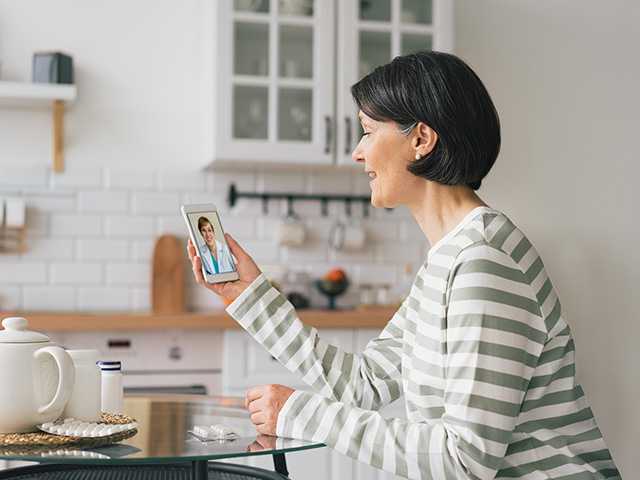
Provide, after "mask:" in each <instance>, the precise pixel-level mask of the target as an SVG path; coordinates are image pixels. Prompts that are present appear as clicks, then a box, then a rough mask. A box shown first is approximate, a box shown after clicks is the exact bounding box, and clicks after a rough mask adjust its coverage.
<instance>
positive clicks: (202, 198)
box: [180, 192, 227, 210]
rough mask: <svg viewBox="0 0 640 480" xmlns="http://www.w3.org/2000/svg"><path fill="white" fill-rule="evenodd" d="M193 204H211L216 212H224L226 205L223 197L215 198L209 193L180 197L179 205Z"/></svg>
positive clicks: (190, 193) (215, 196)
mask: <svg viewBox="0 0 640 480" xmlns="http://www.w3.org/2000/svg"><path fill="white" fill-rule="evenodd" d="M194 203H213V204H214V205H215V207H216V208H217V209H218V210H225V207H226V204H227V202H226V201H225V200H224V197H223V196H217V195H215V194H213V193H211V192H195V193H193V192H189V193H185V194H183V195H182V202H181V203H180V205H189V204H194Z"/></svg>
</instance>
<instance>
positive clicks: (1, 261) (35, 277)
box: [0, 256, 47, 286]
mask: <svg viewBox="0 0 640 480" xmlns="http://www.w3.org/2000/svg"><path fill="white" fill-rule="evenodd" d="M5 259H6V256H0V272H2V273H1V274H0V284H9V285H13V286H16V285H20V284H25V285H26V284H37V283H47V265H46V264H45V263H44V262H29V261H24V260H20V261H15V260H9V261H7V260H5Z"/></svg>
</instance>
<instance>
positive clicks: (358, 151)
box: [351, 144, 364, 163]
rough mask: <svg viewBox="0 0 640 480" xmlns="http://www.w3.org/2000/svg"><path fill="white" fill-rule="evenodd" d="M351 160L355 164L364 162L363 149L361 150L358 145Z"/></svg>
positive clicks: (352, 153)
mask: <svg viewBox="0 0 640 480" xmlns="http://www.w3.org/2000/svg"><path fill="white" fill-rule="evenodd" d="M351 158H352V159H353V161H354V162H359V163H362V162H364V155H363V153H362V149H361V148H360V145H359V144H358V145H356V148H354V149H353V152H351Z"/></svg>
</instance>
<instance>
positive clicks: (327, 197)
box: [227, 183, 371, 217]
mask: <svg viewBox="0 0 640 480" xmlns="http://www.w3.org/2000/svg"><path fill="white" fill-rule="evenodd" d="M240 198H256V199H260V200H262V211H263V213H265V214H266V213H268V211H269V200H287V210H288V213H289V214H291V213H292V212H293V202H294V201H319V202H321V206H322V215H323V216H325V217H326V216H327V215H328V214H329V211H328V204H329V202H344V204H345V210H346V212H347V215H351V204H352V203H361V204H362V212H363V215H364V216H365V217H367V216H368V215H369V205H370V203H371V197H370V196H369V195H340V194H311V193H286V192H282V193H281V192H277V193H276V192H273V193H270V192H264V193H257V192H239V191H238V189H237V188H236V186H235V184H234V183H232V184H231V185H229V193H228V195H227V202H228V203H229V206H230V207H234V206H235V204H236V202H237V201H238V200H239V199H240Z"/></svg>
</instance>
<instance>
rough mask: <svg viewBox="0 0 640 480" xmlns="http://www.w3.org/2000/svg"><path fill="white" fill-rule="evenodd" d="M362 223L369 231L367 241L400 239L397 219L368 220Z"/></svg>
mask: <svg viewBox="0 0 640 480" xmlns="http://www.w3.org/2000/svg"><path fill="white" fill-rule="evenodd" d="M362 225H363V226H364V228H365V229H366V231H367V243H373V242H379V241H383V240H396V239H398V231H399V223H398V222H397V221H396V220H395V219H389V220H385V221H372V220H366V221H364V222H363V223H362Z"/></svg>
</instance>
